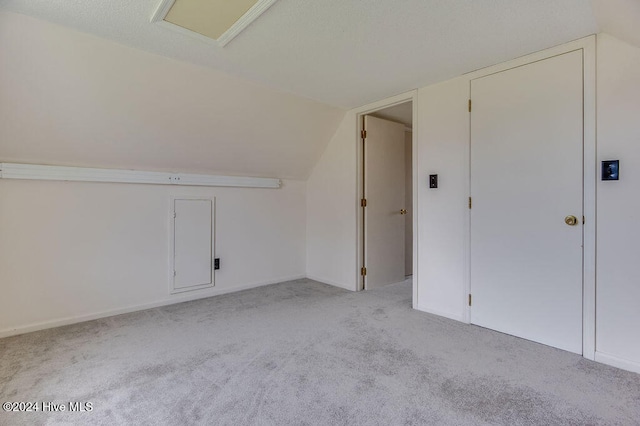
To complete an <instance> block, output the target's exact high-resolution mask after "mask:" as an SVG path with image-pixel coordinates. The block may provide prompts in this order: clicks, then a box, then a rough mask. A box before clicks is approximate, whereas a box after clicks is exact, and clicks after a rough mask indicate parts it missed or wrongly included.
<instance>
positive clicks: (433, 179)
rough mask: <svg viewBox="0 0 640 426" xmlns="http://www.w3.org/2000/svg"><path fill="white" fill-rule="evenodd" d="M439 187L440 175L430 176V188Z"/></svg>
mask: <svg viewBox="0 0 640 426" xmlns="http://www.w3.org/2000/svg"><path fill="white" fill-rule="evenodd" d="M437 187H438V175H429V188H437Z"/></svg>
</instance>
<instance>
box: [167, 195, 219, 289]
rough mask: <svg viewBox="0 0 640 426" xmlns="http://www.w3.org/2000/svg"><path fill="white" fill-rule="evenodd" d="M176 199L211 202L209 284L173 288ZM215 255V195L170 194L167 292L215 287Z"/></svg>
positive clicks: (174, 280)
mask: <svg viewBox="0 0 640 426" xmlns="http://www.w3.org/2000/svg"><path fill="white" fill-rule="evenodd" d="M176 200H203V201H210V202H211V264H210V267H211V283H209V284H201V285H197V286H192V287H185V288H179V289H176V288H175V284H176V277H175V276H174V275H173V272H174V271H175V270H176V265H175V262H176V258H175V247H176V232H175V230H176V217H175V215H174V213H175V208H176ZM215 257H216V197H196V196H186V197H185V196H179V195H172V196H170V197H169V270H168V271H167V272H168V278H169V280H168V282H169V294H170V295H175V294H181V293H186V292H189V291H196V290H202V289H205V288H211V287H215V285H216V271H215V270H214V259H215Z"/></svg>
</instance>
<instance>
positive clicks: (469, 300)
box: [469, 294, 471, 306]
mask: <svg viewBox="0 0 640 426" xmlns="http://www.w3.org/2000/svg"><path fill="white" fill-rule="evenodd" d="M469 306H471V294H469Z"/></svg>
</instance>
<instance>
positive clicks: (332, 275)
mask: <svg viewBox="0 0 640 426" xmlns="http://www.w3.org/2000/svg"><path fill="white" fill-rule="evenodd" d="M355 138H356V115H355V113H354V112H353V111H350V112H348V113H347V114H346V115H345V117H344V119H343V120H342V123H341V124H340V126H339V127H338V130H337V131H336V133H335V135H334V136H333V138H332V139H331V141H330V142H329V145H328V146H327V149H326V151H325V152H324V154H323V155H322V157H321V158H320V161H319V162H318V164H317V165H316V167H315V168H314V169H313V172H312V174H311V176H310V177H309V179H308V181H307V275H308V276H309V277H310V278H313V279H316V280H318V281H322V282H325V283H327V284H332V285H335V286H339V287H343V288H346V289H349V290H356V275H355V274H356V268H357V265H356V263H357V262H356V250H357V246H356V244H357V231H356V213H357V211H358V206H357V200H356V197H357V195H356V181H357V178H356V166H357V162H356V156H357V153H356V143H355Z"/></svg>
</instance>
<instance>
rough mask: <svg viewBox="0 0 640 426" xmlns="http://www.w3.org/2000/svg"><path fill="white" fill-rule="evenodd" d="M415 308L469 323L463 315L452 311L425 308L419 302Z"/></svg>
mask: <svg viewBox="0 0 640 426" xmlns="http://www.w3.org/2000/svg"><path fill="white" fill-rule="evenodd" d="M413 309H415V310H417V311H421V312H426V313H428V314H433V315H437V316H439V317H444V318H448V319H452V320H454V321H459V322H463V323H465V324H468V323H467V322H466V321H465V320H464V318H463V316H462V315H458V314H452V313H451V312H445V311H439V310H437V309H431V308H425V307H423V306H420V305H418V304H416V305H415V306H414V307H413Z"/></svg>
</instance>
